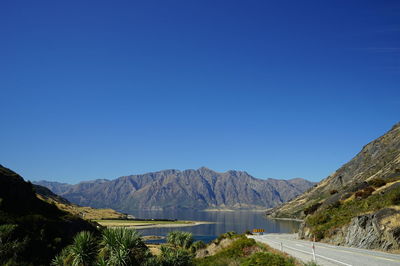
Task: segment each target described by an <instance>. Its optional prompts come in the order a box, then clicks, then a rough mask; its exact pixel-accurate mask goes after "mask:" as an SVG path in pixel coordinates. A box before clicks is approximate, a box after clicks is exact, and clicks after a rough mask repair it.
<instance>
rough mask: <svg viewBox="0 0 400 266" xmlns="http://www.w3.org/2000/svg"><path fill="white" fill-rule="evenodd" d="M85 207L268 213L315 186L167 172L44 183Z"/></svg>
mask: <svg viewBox="0 0 400 266" xmlns="http://www.w3.org/2000/svg"><path fill="white" fill-rule="evenodd" d="M36 184H39V185H43V186H47V187H48V188H50V189H51V190H53V192H56V191H57V192H58V194H59V195H61V196H62V197H64V198H66V199H68V200H69V201H71V202H73V203H76V204H78V205H82V206H91V207H95V208H112V209H116V210H121V211H124V212H129V211H131V210H135V209H147V210H165V209H178V208H181V209H188V208H190V209H265V208H270V207H273V206H277V205H278V204H281V203H282V202H285V201H288V200H289V199H291V198H293V197H296V196H297V195H299V194H301V193H302V192H304V191H305V190H307V189H308V188H310V187H311V186H313V185H314V184H313V183H312V182H309V181H307V180H304V179H300V178H297V179H292V180H276V179H266V180H263V179H257V178H254V177H252V176H250V175H249V174H247V173H246V172H241V171H228V172H225V173H218V172H215V171H213V170H210V169H208V168H205V167H202V168H200V169H197V170H192V169H191V170H185V171H179V170H164V171H159V172H153V173H147V174H143V175H131V176H123V177H120V178H117V179H115V180H111V181H110V180H104V179H102V180H95V181H89V182H82V183H79V184H76V185H66V184H60V183H56V182H47V181H40V182H36Z"/></svg>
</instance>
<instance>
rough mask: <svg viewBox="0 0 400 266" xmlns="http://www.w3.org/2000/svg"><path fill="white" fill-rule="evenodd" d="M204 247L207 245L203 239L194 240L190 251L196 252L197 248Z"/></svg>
mask: <svg viewBox="0 0 400 266" xmlns="http://www.w3.org/2000/svg"><path fill="white" fill-rule="evenodd" d="M206 247H207V245H206V243H204V242H203V241H196V242H194V243H193V244H192V245H191V246H190V250H191V251H192V252H196V251H197V250H200V249H203V248H206Z"/></svg>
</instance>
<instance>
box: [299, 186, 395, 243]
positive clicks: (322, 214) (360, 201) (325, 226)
mask: <svg viewBox="0 0 400 266" xmlns="http://www.w3.org/2000/svg"><path fill="white" fill-rule="evenodd" d="M372 191H374V189H371V188H370V187H368V188H366V189H363V190H360V191H357V192H356V193H355V197H356V198H354V199H350V200H348V201H344V202H339V204H336V205H335V206H333V207H330V208H327V209H323V210H318V211H317V212H315V213H314V214H313V215H310V216H308V217H307V219H306V224H307V226H309V227H310V228H311V230H312V233H313V234H314V235H315V237H316V238H317V239H322V238H324V237H328V236H330V235H331V234H332V232H333V230H334V229H335V228H338V227H341V226H343V225H346V224H348V223H349V222H350V220H351V219H352V218H353V217H355V216H357V215H361V214H365V213H368V212H372V211H377V210H380V209H382V208H385V207H389V206H393V205H399V204H400V186H397V187H394V188H393V189H390V190H388V191H386V192H385V193H375V194H371V193H372Z"/></svg>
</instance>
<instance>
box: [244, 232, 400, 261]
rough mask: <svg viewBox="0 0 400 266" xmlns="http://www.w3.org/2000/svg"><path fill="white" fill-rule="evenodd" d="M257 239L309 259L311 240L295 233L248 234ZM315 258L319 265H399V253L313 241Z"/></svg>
mask: <svg viewBox="0 0 400 266" xmlns="http://www.w3.org/2000/svg"><path fill="white" fill-rule="evenodd" d="M249 237H251V238H254V239H255V240H257V241H260V242H263V243H266V244H268V245H269V246H271V247H273V248H275V249H279V250H280V249H281V243H282V246H283V251H284V252H286V253H288V254H290V255H291V256H293V257H296V258H298V259H300V260H302V261H304V262H308V261H311V260H312V258H313V256H312V242H310V241H305V240H298V239H296V237H297V235H296V234H265V235H261V236H249ZM314 245H315V254H316V260H317V263H318V264H319V265H329V266H330V265H347V266H349V265H352V266H369V265H371V266H381V265H382V266H391V265H400V255H398V254H390V253H385V252H379V251H373V250H367V249H360V248H350V247H342V246H334V245H329V244H324V243H315V244H314Z"/></svg>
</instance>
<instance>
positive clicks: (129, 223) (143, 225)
mask: <svg viewBox="0 0 400 266" xmlns="http://www.w3.org/2000/svg"><path fill="white" fill-rule="evenodd" d="M96 222H97V223H99V224H100V225H102V226H105V227H109V228H119V227H123V228H130V229H137V230H140V229H151V228H178V227H189V226H197V225H201V224H214V223H215V222H208V221H189V220H187V221H171V222H166V221H158V222H157V221H152V222H141V221H134V220H96Z"/></svg>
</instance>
